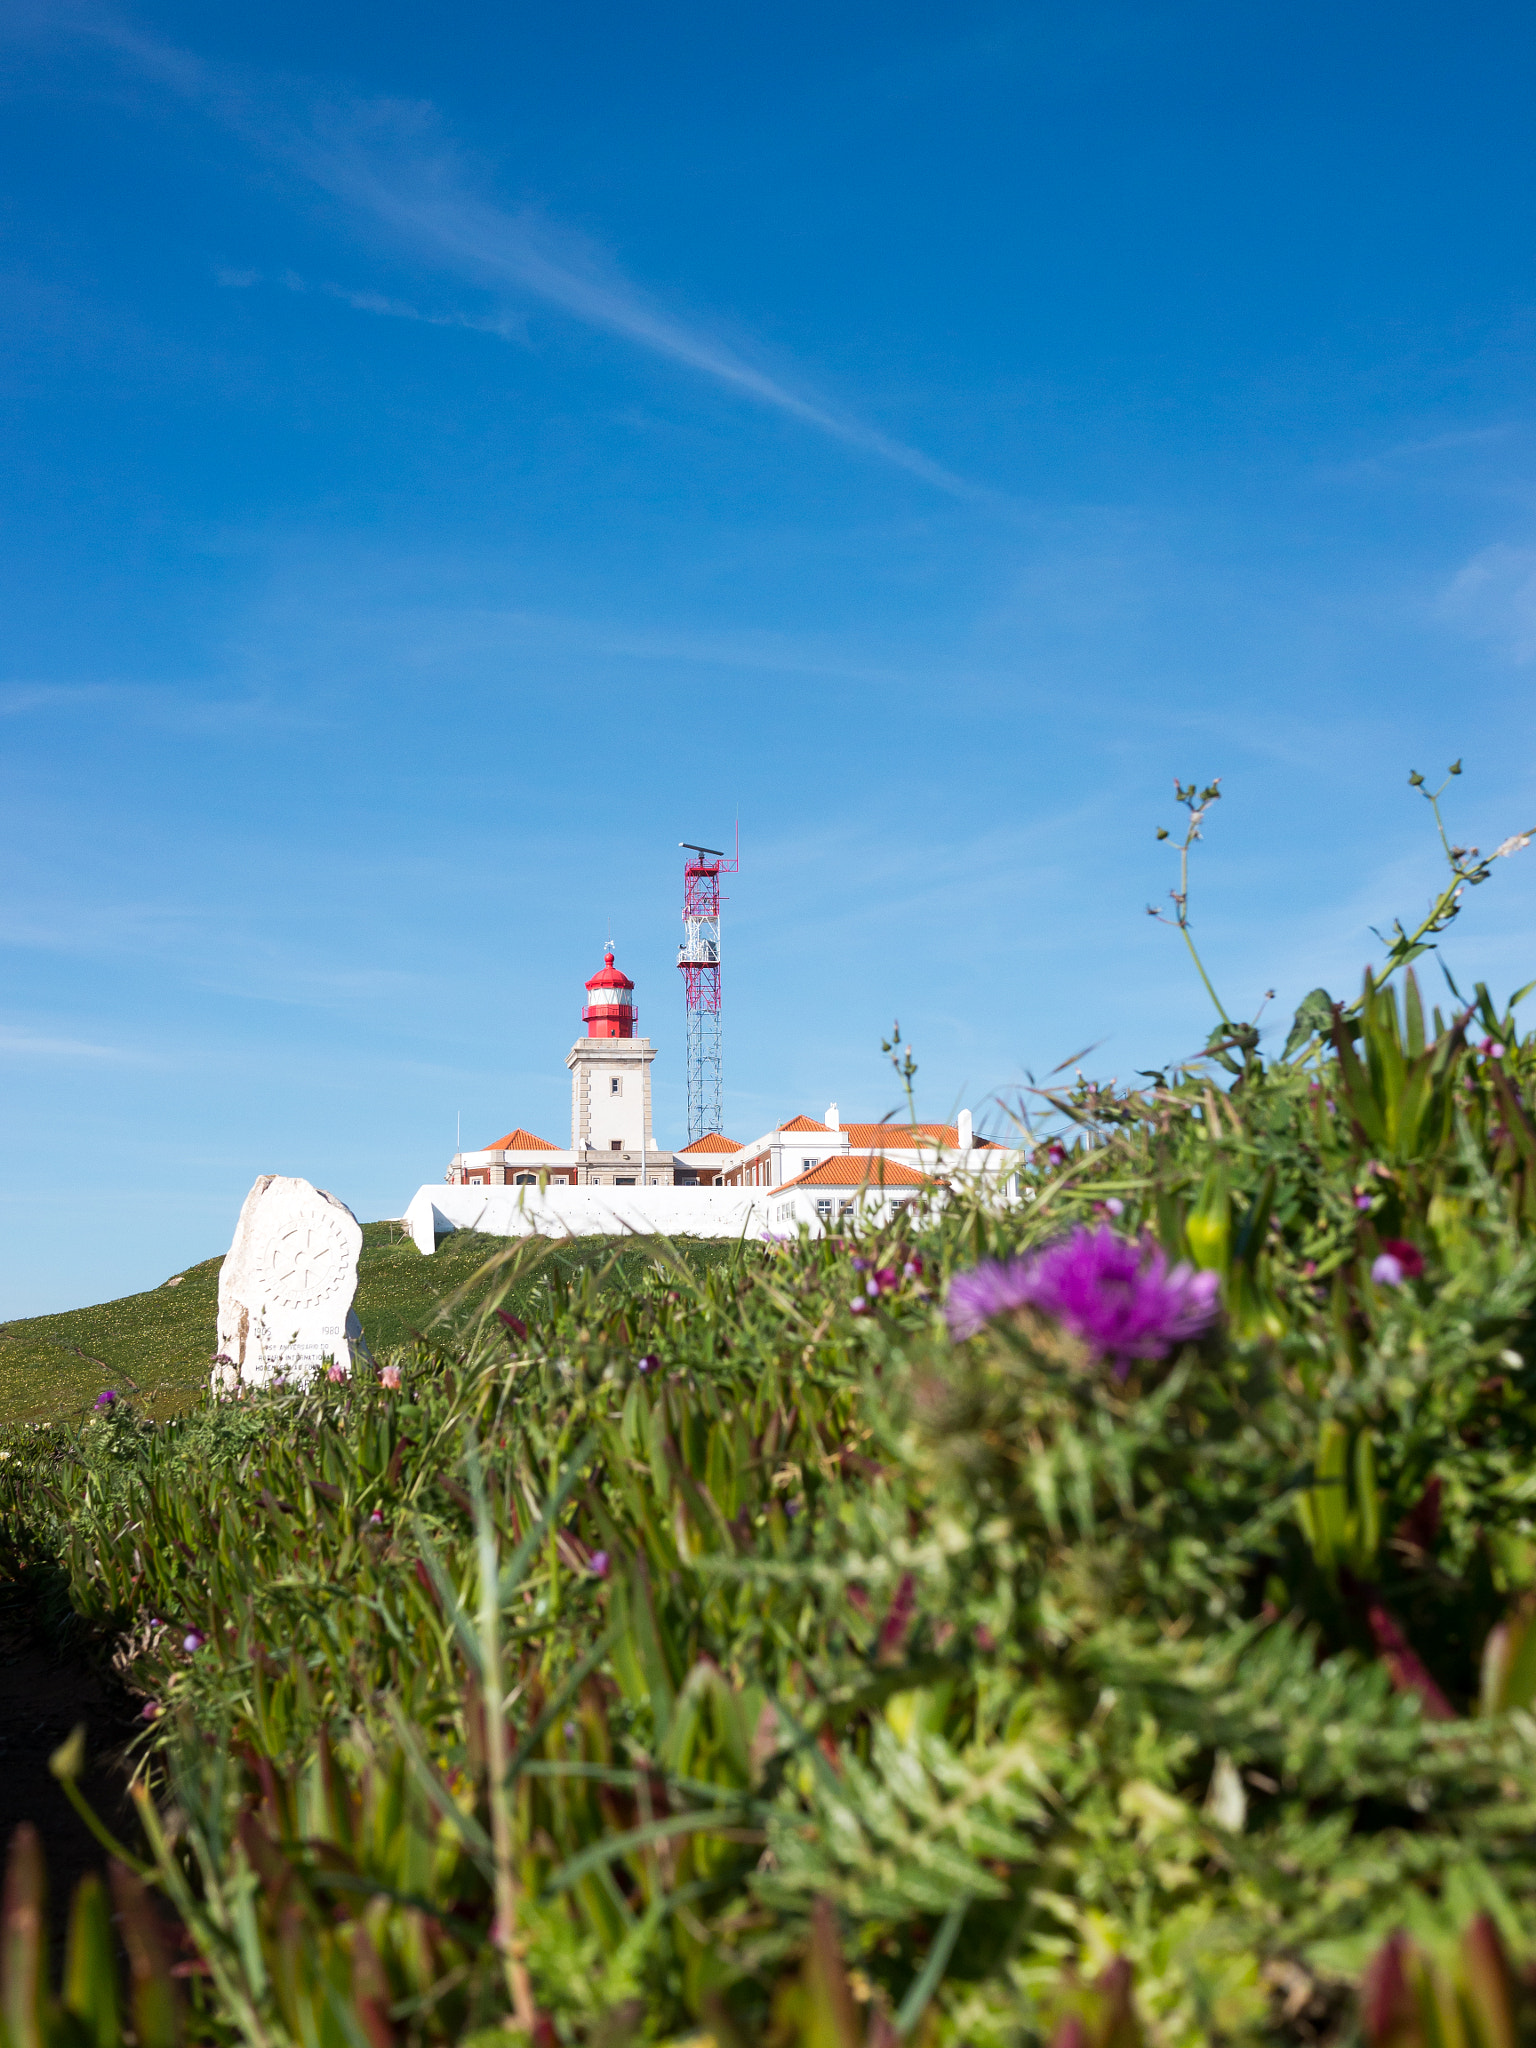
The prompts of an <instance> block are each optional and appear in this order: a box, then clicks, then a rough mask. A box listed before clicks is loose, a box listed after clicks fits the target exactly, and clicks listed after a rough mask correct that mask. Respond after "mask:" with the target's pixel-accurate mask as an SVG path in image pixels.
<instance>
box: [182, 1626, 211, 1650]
mask: <svg viewBox="0 0 1536 2048" xmlns="http://www.w3.org/2000/svg"><path fill="white" fill-rule="evenodd" d="M205 1640H206V1638H204V1637H203V1636H200V1635H199V1634H198V1632H197V1630H196V1629H195V1628H190V1629H188V1630H187V1633H186V1634H185V1635H184V1636H183V1637H182V1639H181V1647H182V1648H183V1649H184V1650H185V1651H186V1653H187V1655H188V1656H189V1657H190V1656H193V1655H195V1653H196V1652H197V1651H198V1650H200V1649H201V1648H202V1647H203V1643H204V1641H205Z"/></svg>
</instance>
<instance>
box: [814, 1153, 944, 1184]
mask: <svg viewBox="0 0 1536 2048" xmlns="http://www.w3.org/2000/svg"><path fill="white" fill-rule="evenodd" d="M871 1184H873V1185H875V1186H877V1187H883V1188H926V1187H929V1186H931V1185H932V1183H931V1180H930V1178H929V1176H928V1175H927V1174H926V1173H917V1172H915V1171H914V1170H913V1168H912V1167H910V1166H903V1165H902V1163H901V1161H900V1160H899V1159H882V1158H881V1157H880V1155H879V1154H878V1153H868V1152H865V1153H863V1154H860V1153H857V1152H844V1153H842V1154H841V1155H840V1156H839V1157H838V1158H836V1159H823V1161H822V1162H821V1164H820V1166H813V1167H812V1168H811V1169H810V1171H809V1172H808V1173H797V1174H796V1175H795V1177H794V1179H793V1180H786V1181H782V1182H781V1183H780V1187H781V1188H862V1187H868V1186H870V1185H871Z"/></svg>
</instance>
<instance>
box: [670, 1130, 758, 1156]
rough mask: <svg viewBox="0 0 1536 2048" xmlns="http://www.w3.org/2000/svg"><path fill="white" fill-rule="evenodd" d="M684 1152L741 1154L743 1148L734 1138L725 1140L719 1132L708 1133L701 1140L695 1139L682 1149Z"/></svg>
mask: <svg viewBox="0 0 1536 2048" xmlns="http://www.w3.org/2000/svg"><path fill="white" fill-rule="evenodd" d="M683 1150H684V1151H685V1152H741V1151H744V1150H745V1147H744V1146H741V1145H738V1144H737V1142H736V1140H735V1139H734V1138H727V1137H726V1136H725V1135H724V1133H723V1132H721V1131H710V1132H708V1133H707V1134H706V1135H705V1136H704V1137H702V1138H695V1139H694V1141H693V1143H692V1144H691V1145H685V1146H684V1147H683Z"/></svg>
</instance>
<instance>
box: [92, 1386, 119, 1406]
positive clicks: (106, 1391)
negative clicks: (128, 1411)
mask: <svg viewBox="0 0 1536 2048" xmlns="http://www.w3.org/2000/svg"><path fill="white" fill-rule="evenodd" d="M116 1399H117V1389H116V1387H105V1388H103V1390H102V1391H101V1393H99V1394H98V1395H97V1396H96V1406H97V1407H98V1408H110V1407H111V1406H112V1404H113V1402H114V1401H115V1400H116Z"/></svg>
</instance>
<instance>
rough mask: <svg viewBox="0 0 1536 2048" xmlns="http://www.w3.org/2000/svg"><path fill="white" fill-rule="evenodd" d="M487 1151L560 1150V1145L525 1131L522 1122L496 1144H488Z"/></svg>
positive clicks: (485, 1148)
mask: <svg viewBox="0 0 1536 2048" xmlns="http://www.w3.org/2000/svg"><path fill="white" fill-rule="evenodd" d="M483 1149H484V1150H485V1151H487V1152H558V1151H559V1150H560V1147H559V1146H558V1145H551V1144H550V1142H549V1140H548V1138H536V1137H535V1136H534V1135H533V1133H532V1131H525V1130H524V1129H523V1127H522V1125H521V1124H519V1125H518V1127H517V1129H516V1130H515V1131H508V1133H507V1135H506V1136H505V1137H504V1138H498V1139H497V1140H496V1142H495V1144H494V1145H486V1146H485V1147H483Z"/></svg>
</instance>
